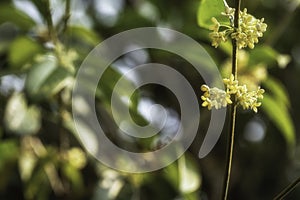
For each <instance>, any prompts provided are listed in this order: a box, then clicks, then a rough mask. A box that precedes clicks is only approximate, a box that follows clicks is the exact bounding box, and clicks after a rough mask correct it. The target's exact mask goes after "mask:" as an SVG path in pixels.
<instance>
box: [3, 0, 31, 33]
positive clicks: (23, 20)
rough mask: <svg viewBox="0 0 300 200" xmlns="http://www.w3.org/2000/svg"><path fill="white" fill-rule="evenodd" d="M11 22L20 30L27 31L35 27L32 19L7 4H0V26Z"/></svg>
mask: <svg viewBox="0 0 300 200" xmlns="http://www.w3.org/2000/svg"><path fill="white" fill-rule="evenodd" d="M6 22H11V23H13V24H15V25H17V26H18V27H19V28H21V29H25V30H28V29H30V28H31V27H33V26H34V25H35V22H34V21H33V19H31V18H30V17H29V16H28V15H26V14H25V13H23V12H21V11H20V10H18V9H16V8H15V7H13V6H11V5H9V4H0V24H2V23H6Z"/></svg>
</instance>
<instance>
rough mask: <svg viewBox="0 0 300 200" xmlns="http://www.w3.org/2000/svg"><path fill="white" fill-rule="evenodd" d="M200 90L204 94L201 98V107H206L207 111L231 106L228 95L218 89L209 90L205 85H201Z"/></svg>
mask: <svg viewBox="0 0 300 200" xmlns="http://www.w3.org/2000/svg"><path fill="white" fill-rule="evenodd" d="M201 90H202V91H203V92H204V94H203V95H202V96H201V99H202V100H203V103H202V106H203V107H207V108H208V109H209V110H211V109H212V108H216V109H220V108H222V107H226V106H227V104H231V103H232V101H231V99H230V94H228V93H227V92H226V91H224V90H221V89H219V88H216V87H213V88H209V87H208V86H207V85H202V86H201Z"/></svg>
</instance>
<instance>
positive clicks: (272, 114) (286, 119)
mask: <svg viewBox="0 0 300 200" xmlns="http://www.w3.org/2000/svg"><path fill="white" fill-rule="evenodd" d="M262 110H263V111H264V112H265V113H266V114H267V115H268V117H269V118H270V119H271V120H272V122H273V123H274V125H275V126H276V127H277V128H278V129H279V130H280V131H281V133H282V135H283V137H284V138H285V140H286V142H287V145H288V147H289V150H293V149H294V148H295V144H296V135H295V127H294V124H293V121H292V119H291V116H290V114H289V112H288V109H287V108H286V107H285V106H283V104H282V103H278V99H276V98H274V97H271V96H270V95H268V94H265V95H264V98H263V100H262Z"/></svg>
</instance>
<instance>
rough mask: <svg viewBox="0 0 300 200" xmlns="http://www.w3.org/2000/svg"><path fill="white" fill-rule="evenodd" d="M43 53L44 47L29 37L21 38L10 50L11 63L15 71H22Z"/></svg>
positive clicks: (14, 42) (13, 43)
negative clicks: (22, 68)
mask: <svg viewBox="0 0 300 200" xmlns="http://www.w3.org/2000/svg"><path fill="white" fill-rule="evenodd" d="M41 51H42V47H41V46H40V45H39V44H38V43H36V42H34V41H33V40H31V39H30V38H28V37H19V38H17V39H15V40H14V41H13V42H12V44H11V46H10V48H9V62H10V64H11V66H12V67H13V68H14V69H20V68H21V67H22V66H24V65H25V64H26V63H28V62H30V61H32V60H33V58H34V56H35V55H37V54H38V53H40V52H41Z"/></svg>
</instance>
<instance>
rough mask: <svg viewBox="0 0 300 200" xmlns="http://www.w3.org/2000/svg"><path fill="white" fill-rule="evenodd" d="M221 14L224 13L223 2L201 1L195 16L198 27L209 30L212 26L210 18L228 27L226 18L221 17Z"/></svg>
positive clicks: (218, 0)
mask: <svg viewBox="0 0 300 200" xmlns="http://www.w3.org/2000/svg"><path fill="white" fill-rule="evenodd" d="M222 12H225V5H224V2H223V0H201V2H200V5H199V8H198V14H197V19H198V25H199V26H200V27H202V28H206V29H209V27H210V26H211V25H212V24H213V23H212V21H211V18H212V17H215V18H216V19H217V20H218V21H219V22H220V23H223V24H228V25H229V24H230V22H229V20H228V17H226V16H223V15H222V14H221V13H222Z"/></svg>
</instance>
